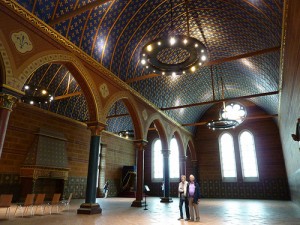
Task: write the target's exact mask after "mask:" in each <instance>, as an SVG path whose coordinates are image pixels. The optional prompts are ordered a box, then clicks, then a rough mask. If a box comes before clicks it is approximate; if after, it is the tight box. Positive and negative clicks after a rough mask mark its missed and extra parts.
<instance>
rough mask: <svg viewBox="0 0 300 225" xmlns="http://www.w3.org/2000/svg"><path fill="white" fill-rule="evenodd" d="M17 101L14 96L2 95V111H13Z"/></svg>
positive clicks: (0, 106) (0, 99) (0, 94)
mask: <svg viewBox="0 0 300 225" xmlns="http://www.w3.org/2000/svg"><path fill="white" fill-rule="evenodd" d="M17 100H18V99H17V97H15V96H13V95H10V94H4V93H0V109H8V110H10V111H11V110H12V109H13V107H14V106H15V104H16V102H17Z"/></svg>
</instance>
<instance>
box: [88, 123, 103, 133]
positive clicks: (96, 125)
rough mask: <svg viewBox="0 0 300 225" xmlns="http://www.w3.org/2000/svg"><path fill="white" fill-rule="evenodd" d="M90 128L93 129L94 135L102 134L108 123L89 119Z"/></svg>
mask: <svg viewBox="0 0 300 225" xmlns="http://www.w3.org/2000/svg"><path fill="white" fill-rule="evenodd" d="M86 124H87V126H88V128H89V129H90V130H91V131H92V136H100V135H101V132H102V131H103V130H104V129H105V127H106V124H104V123H101V122H99V121H89V122H87V123H86Z"/></svg>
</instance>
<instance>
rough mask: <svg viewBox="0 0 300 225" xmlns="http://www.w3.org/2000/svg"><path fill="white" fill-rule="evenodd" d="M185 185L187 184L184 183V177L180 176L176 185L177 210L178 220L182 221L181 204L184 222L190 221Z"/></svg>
mask: <svg viewBox="0 0 300 225" xmlns="http://www.w3.org/2000/svg"><path fill="white" fill-rule="evenodd" d="M187 185H188V182H187V181H186V176H185V175H181V182H180V183H179V185H178V195H179V210H180V218H179V219H178V220H182V219H183V211H182V206H183V203H184V206H185V215H186V219H185V221H188V220H190V211H189V200H188V198H187Z"/></svg>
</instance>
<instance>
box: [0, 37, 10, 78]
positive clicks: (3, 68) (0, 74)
mask: <svg viewBox="0 0 300 225" xmlns="http://www.w3.org/2000/svg"><path fill="white" fill-rule="evenodd" d="M1 39H2V33H1V32H0V84H7V83H6V80H7V78H6V77H12V76H13V70H12V66H11V61H10V58H9V54H8V49H7V47H5V43H4V41H2V40H1Z"/></svg>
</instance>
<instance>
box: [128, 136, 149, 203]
mask: <svg viewBox="0 0 300 225" xmlns="http://www.w3.org/2000/svg"><path fill="white" fill-rule="evenodd" d="M134 144H135V147H136V152H137V179H136V194H135V200H134V201H133V202H132V204H131V207H143V206H144V204H145V202H144V201H143V192H144V150H145V149H144V147H145V145H146V144H147V141H145V140H135V141H134Z"/></svg>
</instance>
